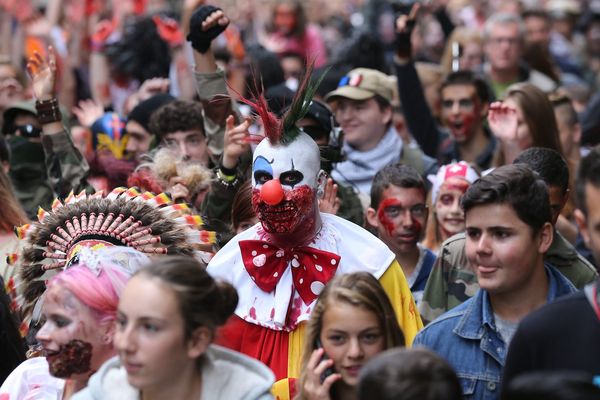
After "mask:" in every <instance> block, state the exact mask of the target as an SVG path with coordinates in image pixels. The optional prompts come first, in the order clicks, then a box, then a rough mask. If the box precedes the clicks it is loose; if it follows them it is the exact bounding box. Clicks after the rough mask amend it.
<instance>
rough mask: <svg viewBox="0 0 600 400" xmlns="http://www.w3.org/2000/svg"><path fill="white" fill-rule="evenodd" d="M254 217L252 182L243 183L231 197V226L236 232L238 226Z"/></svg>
mask: <svg viewBox="0 0 600 400" xmlns="http://www.w3.org/2000/svg"><path fill="white" fill-rule="evenodd" d="M254 217H256V213H255V212H254V209H253V208H252V182H250V181H246V182H244V183H243V184H242V185H241V186H240V188H239V189H238V191H237V193H236V194H235V196H234V197H233V203H232V204H231V225H232V226H233V231H234V232H236V231H237V229H238V228H239V226H240V224H241V223H242V222H244V221H248V220H251V219H252V218H254Z"/></svg>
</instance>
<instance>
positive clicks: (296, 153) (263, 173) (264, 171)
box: [252, 132, 321, 190]
mask: <svg viewBox="0 0 600 400" xmlns="http://www.w3.org/2000/svg"><path fill="white" fill-rule="evenodd" d="M320 169H321V159H320V155H319V147H318V146H317V144H316V143H315V141H314V140H313V139H312V138H311V137H310V136H308V135H307V134H306V133H303V132H301V133H300V134H299V135H298V137H297V138H296V139H295V140H294V141H293V142H292V143H289V144H288V145H285V146H284V145H281V144H277V145H272V144H271V142H269V141H268V140H267V139H265V140H263V141H262V142H260V143H259V145H258V146H257V147H256V150H255V151H254V157H253V160H252V187H254V188H255V189H260V188H261V187H262V184H263V183H265V182H267V181H269V180H271V179H279V181H280V182H281V185H282V187H283V189H284V190H291V189H294V188H295V187H297V186H303V185H307V186H308V187H310V188H313V189H314V188H316V187H317V180H318V175H319V171H320Z"/></svg>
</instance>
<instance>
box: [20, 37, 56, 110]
mask: <svg viewBox="0 0 600 400" xmlns="http://www.w3.org/2000/svg"><path fill="white" fill-rule="evenodd" d="M27 72H28V73H29V77H30V78H31V82H32V85H31V87H32V90H33V95H34V96H35V98H36V99H38V100H40V101H45V100H50V99H53V98H54V97H56V53H55V52H54V48H53V47H52V46H48V57H47V58H44V57H43V56H42V55H41V54H40V53H38V52H37V51H36V52H34V53H33V56H31V57H30V58H29V60H28V61H27Z"/></svg>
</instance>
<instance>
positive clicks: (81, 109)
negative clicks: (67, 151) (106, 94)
mask: <svg viewBox="0 0 600 400" xmlns="http://www.w3.org/2000/svg"><path fill="white" fill-rule="evenodd" d="M73 114H75V116H76V117H77V120H78V121H79V123H80V124H81V125H82V126H85V127H88V128H90V127H91V126H92V125H93V124H94V122H96V120H97V119H98V118H100V117H101V116H102V115H104V107H102V104H100V103H97V102H95V101H94V100H92V99H89V100H81V101H80V102H79V104H78V107H74V108H73Z"/></svg>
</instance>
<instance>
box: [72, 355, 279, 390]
mask: <svg viewBox="0 0 600 400" xmlns="http://www.w3.org/2000/svg"><path fill="white" fill-rule="evenodd" d="M206 354H207V362H206V363H205V364H204V366H203V368H202V394H201V396H200V398H199V399H201V400H218V399H228V400H229V399H232V400H235V399H240V400H269V399H273V396H272V395H271V392H270V391H271V386H272V385H273V383H274V382H275V377H274V375H273V373H272V372H271V370H270V369H269V368H267V367H266V366H265V365H264V364H262V363H260V362H259V361H257V360H254V359H252V358H250V357H247V356H245V355H243V354H240V353H237V352H234V351H231V350H227V349H225V348H223V347H220V346H217V345H211V346H210V347H209V349H208V351H207V353H206ZM72 399H73V400H140V399H141V397H140V392H139V391H138V390H137V389H136V388H134V387H133V386H131V385H130V384H129V382H128V381H127V372H126V371H125V368H124V367H123V366H122V365H121V362H120V360H119V357H113V358H111V359H110V360H108V361H107V362H105V363H104V364H103V365H102V367H101V368H100V370H98V372H96V373H95V374H94V375H92V377H91V378H90V381H89V383H88V386H87V387H86V388H85V389H83V390H82V391H80V392H78V393H76V394H75V396H73V397H72Z"/></svg>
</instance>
